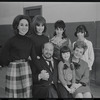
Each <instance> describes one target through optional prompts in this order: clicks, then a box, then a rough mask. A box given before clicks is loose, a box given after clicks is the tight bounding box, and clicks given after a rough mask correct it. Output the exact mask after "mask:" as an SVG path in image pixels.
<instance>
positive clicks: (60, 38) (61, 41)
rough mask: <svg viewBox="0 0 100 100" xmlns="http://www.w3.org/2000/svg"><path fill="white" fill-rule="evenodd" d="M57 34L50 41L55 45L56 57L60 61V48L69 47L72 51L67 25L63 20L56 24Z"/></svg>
mask: <svg viewBox="0 0 100 100" xmlns="http://www.w3.org/2000/svg"><path fill="white" fill-rule="evenodd" d="M54 27H55V33H54V36H53V38H52V39H51V40H50V41H51V42H52V43H53V44H54V57H55V58H56V59H57V60H58V61H60V60H61V58H60V48H62V47H63V46H68V47H69V48H70V49H72V46H71V41H70V39H69V38H68V37H67V36H66V34H65V23H64V21H63V20H58V21H56V22H55V24H54Z"/></svg>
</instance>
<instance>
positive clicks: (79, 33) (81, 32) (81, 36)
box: [73, 25, 94, 70]
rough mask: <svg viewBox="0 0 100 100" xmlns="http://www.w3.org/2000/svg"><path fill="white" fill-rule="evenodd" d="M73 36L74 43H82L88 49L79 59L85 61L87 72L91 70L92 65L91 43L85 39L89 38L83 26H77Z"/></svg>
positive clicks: (92, 51)
mask: <svg viewBox="0 0 100 100" xmlns="http://www.w3.org/2000/svg"><path fill="white" fill-rule="evenodd" d="M74 35H75V36H76V37H77V40H76V41H84V42H85V43H86V44H87V46H88V48H87V50H86V52H85V53H84V55H83V56H82V58H81V59H83V60H84V61H86V62H87V63H88V67H89V70H92V65H93V62H94V50H93V44H92V42H91V41H89V40H87V39H86V37H88V36H89V33H88V31H87V29H86V27H85V25H79V26H78V27H77V28H76V32H75V34H74ZM76 41H75V42H76ZM75 42H74V43H73V47H74V44H75Z"/></svg>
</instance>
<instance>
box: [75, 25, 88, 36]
mask: <svg viewBox="0 0 100 100" xmlns="http://www.w3.org/2000/svg"><path fill="white" fill-rule="evenodd" d="M79 32H82V33H84V37H88V36H89V33H88V31H87V29H86V26H85V25H79V26H77V28H76V32H75V33H74V35H75V36H76V37H77V33H79Z"/></svg>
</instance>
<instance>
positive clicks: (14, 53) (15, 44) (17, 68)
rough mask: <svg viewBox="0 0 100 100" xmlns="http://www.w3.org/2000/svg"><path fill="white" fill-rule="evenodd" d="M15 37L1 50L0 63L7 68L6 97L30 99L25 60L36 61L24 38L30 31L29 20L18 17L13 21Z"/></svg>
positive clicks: (30, 85) (28, 76) (30, 91)
mask: <svg viewBox="0 0 100 100" xmlns="http://www.w3.org/2000/svg"><path fill="white" fill-rule="evenodd" d="M12 26H13V29H14V33H15V35H14V36H13V37H12V38H10V39H9V40H8V41H7V43H6V44H5V46H4V47H3V48H2V51H1V55H0V62H1V65H2V66H8V67H7V74H6V88H5V91H6V95H7V97H8V98H30V97H32V72H31V68H30V65H29V64H28V62H27V60H28V57H29V56H31V59H32V61H35V60H36V55H35V50H34V45H33V43H32V41H31V40H30V39H29V38H28V37H26V34H28V32H29V29H30V18H29V17H28V16H25V15H18V16H16V17H15V19H14V21H13V24H12Z"/></svg>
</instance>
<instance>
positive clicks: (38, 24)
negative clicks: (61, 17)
mask: <svg viewBox="0 0 100 100" xmlns="http://www.w3.org/2000/svg"><path fill="white" fill-rule="evenodd" d="M46 29H47V27H46V20H45V18H44V17H43V16H41V15H36V16H35V17H34V18H33V19H32V23H31V33H32V34H31V35H30V38H31V40H32V41H33V43H34V46H35V51H36V55H37V58H38V57H40V56H41V55H42V45H43V44H44V43H46V42H49V38H48V37H47V36H45V35H44V33H45V32H46Z"/></svg>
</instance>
